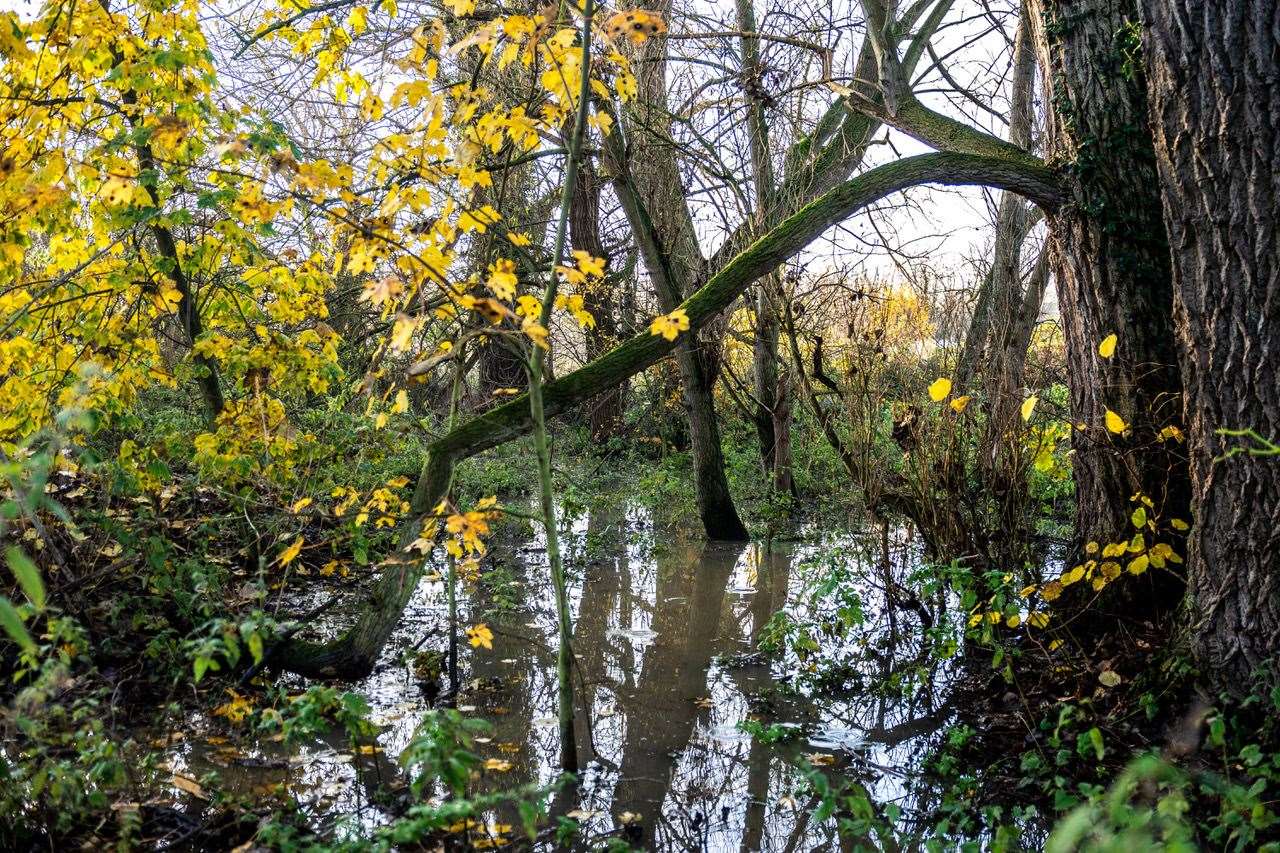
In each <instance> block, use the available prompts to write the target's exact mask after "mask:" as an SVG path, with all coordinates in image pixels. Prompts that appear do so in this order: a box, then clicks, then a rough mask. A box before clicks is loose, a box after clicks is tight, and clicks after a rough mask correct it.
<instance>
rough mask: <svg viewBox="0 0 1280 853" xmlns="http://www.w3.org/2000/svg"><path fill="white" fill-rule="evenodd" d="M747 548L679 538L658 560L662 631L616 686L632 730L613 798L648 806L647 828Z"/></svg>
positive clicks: (685, 733) (691, 716) (683, 738)
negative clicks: (636, 671) (631, 675)
mask: <svg viewBox="0 0 1280 853" xmlns="http://www.w3.org/2000/svg"><path fill="white" fill-rule="evenodd" d="M741 553H742V547H741V546H729V545H716V544H700V545H696V546H677V547H675V548H674V549H673V550H672V551H670V552H669V553H667V554H665V555H663V556H662V557H660V558H659V560H658V578H657V595H656V603H657V606H656V607H655V608H654V617H653V625H652V630H653V631H654V632H655V633H656V634H657V637H656V638H655V639H654V641H653V644H652V645H650V646H649V647H648V648H647V649H646V650H645V654H644V658H643V663H642V669H641V671H640V675H639V678H638V679H637V681H636V685H635V687H634V689H626V688H619V689H618V704H619V705H620V706H621V708H622V710H623V711H624V712H625V713H626V738H625V740H624V742H623V745H622V763H621V767H620V768H619V769H620V774H619V775H620V779H619V782H618V786H617V789H616V791H615V793H614V805H615V807H616V808H617V809H618V810H619V811H634V812H639V813H641V814H644V815H645V817H646V818H647V821H648V822H647V824H646V832H649V831H651V828H652V826H653V825H654V823H656V821H657V819H658V815H657V814H655V813H654V810H655V809H659V808H661V804H662V802H663V800H665V799H666V795H667V790H668V789H669V787H670V785H671V776H672V771H673V769H674V763H673V762H672V760H671V757H670V756H671V755H672V754H673V753H677V752H680V751H682V750H684V748H685V747H686V746H687V745H688V744H689V739H690V737H691V736H692V734H693V728H694V722H695V720H696V718H697V716H698V710H699V709H698V707H697V705H695V704H694V700H695V699H696V698H697V697H699V696H701V695H702V694H703V693H704V692H705V690H706V679H707V669H708V668H709V666H710V664H711V658H712V656H713V655H714V654H715V653H716V651H717V649H716V637H717V634H718V632H719V628H720V621H721V620H720V616H721V613H722V611H723V605H724V597H725V587H726V585H727V584H728V581H729V577H730V575H731V574H732V572H733V568H734V566H735V565H736V563H737V561H738V556H739V555H740V554H741ZM646 840H650V841H651V840H652V839H646Z"/></svg>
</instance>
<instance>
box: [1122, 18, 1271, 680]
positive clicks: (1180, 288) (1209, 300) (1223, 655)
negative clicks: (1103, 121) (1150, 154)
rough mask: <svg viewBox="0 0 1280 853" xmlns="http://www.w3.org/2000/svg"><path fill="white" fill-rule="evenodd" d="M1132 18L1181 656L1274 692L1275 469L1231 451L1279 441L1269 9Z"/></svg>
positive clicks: (1213, 673) (1217, 674)
mask: <svg viewBox="0 0 1280 853" xmlns="http://www.w3.org/2000/svg"><path fill="white" fill-rule="evenodd" d="M1143 14H1144V18H1143V23H1144V30H1143V37H1142V47H1143V57H1144V60H1145V62H1146V67H1147V78H1148V89H1149V92H1150V101H1151V126H1152V129H1153V130H1154V135H1155V150H1156V154H1157V159H1156V163H1157V166H1158V168H1159V177H1160V189H1161V193H1162V196H1163V200H1164V223H1165V225H1166V226H1167V228H1168V233H1169V244H1170V247H1171V250H1172V251H1171V258H1172V264H1173V281H1174V322H1175V324H1176V331H1177V342H1178V351H1179V356H1180V359H1181V364H1182V378H1183V384H1184V387H1185V394H1186V400H1185V405H1186V413H1187V414H1186V421H1187V430H1188V445H1189V447H1190V455H1191V482H1192V488H1193V493H1192V494H1193V501H1194V504H1193V507H1194V513H1195V519H1194V526H1193V527H1192V529H1191V533H1190V537H1189V543H1188V554H1187V568H1188V581H1189V586H1190V598H1191V605H1192V612H1193V616H1192V622H1191V636H1192V645H1193V648H1194V651H1195V654H1196V656H1197V658H1198V660H1199V662H1200V667H1201V671H1202V673H1203V674H1204V675H1205V676H1206V677H1208V678H1209V680H1210V681H1211V682H1212V683H1214V684H1215V685H1216V686H1218V687H1220V688H1223V689H1225V690H1227V691H1229V692H1231V693H1235V694H1237V695H1244V694H1247V693H1248V691H1249V690H1250V688H1251V687H1252V680H1251V676H1252V675H1253V673H1254V671H1255V670H1256V669H1258V668H1259V667H1263V668H1264V669H1265V677H1266V684H1267V686H1269V687H1274V686H1276V685H1278V684H1280V664H1278V663H1277V655H1280V464H1277V462H1276V460H1275V459H1274V458H1259V457H1254V456H1253V455H1251V454H1250V453H1248V452H1239V451H1241V450H1246V449H1248V448H1254V449H1258V448H1262V449H1264V451H1265V452H1270V451H1269V450H1266V447H1267V444H1266V443H1267V442H1271V443H1274V442H1275V441H1276V440H1277V439H1278V438H1280V381H1277V377H1280V256H1278V255H1277V246H1278V245H1280V243H1278V242H1277V240H1278V239H1280V227H1277V223H1278V222H1280V136H1278V133H1280V131H1277V127H1278V126H1280V88H1277V86H1276V81H1277V79H1280V7H1277V5H1276V4H1275V3H1274V2H1271V0H1241V2H1235V3H1212V2H1206V0H1173V2H1153V0H1146V2H1144V3H1143ZM1238 431H1252V436H1256V438H1251V437H1250V436H1249V435H1244V436H1241V435H1239V434H1238ZM1258 438H1261V439H1263V441H1262V442H1259V441H1258ZM1271 446H1272V447H1274V444H1272V445H1271Z"/></svg>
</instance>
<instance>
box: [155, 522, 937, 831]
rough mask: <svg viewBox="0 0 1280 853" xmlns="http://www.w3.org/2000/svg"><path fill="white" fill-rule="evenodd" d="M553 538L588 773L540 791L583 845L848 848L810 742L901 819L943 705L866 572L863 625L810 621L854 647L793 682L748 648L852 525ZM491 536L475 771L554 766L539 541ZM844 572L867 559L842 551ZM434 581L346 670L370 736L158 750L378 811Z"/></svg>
mask: <svg viewBox="0 0 1280 853" xmlns="http://www.w3.org/2000/svg"><path fill="white" fill-rule="evenodd" d="M566 546H567V547H566V554H567V557H566V563H567V568H568V570H569V574H570V577H571V580H572V595H571V602H572V611H573V615H574V622H575V631H574V634H575V640H574V646H575V652H576V655H577V661H578V667H577V671H576V690H577V695H578V701H579V711H578V720H579V725H578V731H577V739H578V746H579V751H580V756H581V762H582V771H581V773H580V774H579V783H578V784H577V785H576V786H573V787H566V788H563V789H562V790H561V791H560V792H559V793H557V794H556V795H554V796H553V797H552V799H551V802H550V810H551V812H552V814H553V815H557V814H558V815H570V816H572V817H574V818H575V819H577V820H578V821H579V822H580V823H581V825H582V827H583V831H582V833H581V835H580V836H579V839H578V842H577V843H578V845H579V847H580V848H581V849H599V848H600V847H601V846H603V845H604V843H605V842H606V840H607V839H608V838H610V837H612V836H616V835H621V834H623V833H624V832H625V833H627V837H628V838H629V839H630V840H631V841H632V843H636V844H638V845H640V846H644V847H647V848H650V849H656V850H698V849H701V850H716V851H721V850H723V851H756V850H761V851H791V850H822V849H831V850H838V849H843V848H845V847H847V844H848V840H847V839H846V842H845V843H844V844H842V843H841V841H840V840H839V838H838V834H837V831H836V821H835V819H834V818H831V817H828V818H825V819H822V818H821V817H820V816H819V815H818V814H817V813H816V810H817V805H818V802H817V800H816V798H814V797H813V795H811V794H809V793H807V791H808V788H807V786H805V785H804V783H803V777H802V771H801V770H800V769H799V768H800V766H802V765H805V764H808V763H809V762H812V763H813V764H814V765H816V766H817V767H818V768H819V769H820V770H821V771H822V772H824V773H828V774H830V775H831V776H832V777H833V778H838V779H856V780H858V782H860V783H861V784H862V785H864V786H865V789H866V791H867V792H868V793H869V794H870V796H871V799H872V801H873V802H874V803H875V804H876V807H877V808H878V809H882V810H883V809H884V808H886V807H889V806H893V807H896V808H897V809H900V810H901V817H899V818H897V820H898V822H899V823H900V824H906V826H904V828H907V829H910V823H911V822H912V821H913V820H916V819H918V818H919V817H920V816H921V815H922V814H923V813H924V812H926V811H927V808H928V805H929V803H928V792H927V787H926V788H925V789H923V790H924V793H923V794H922V793H921V790H922V789H921V787H920V786H919V785H918V784H916V780H918V778H919V777H920V775H921V767H920V764H921V762H922V760H923V757H924V754H925V752H926V751H927V747H928V746H929V744H931V743H933V742H935V741H936V737H937V731H938V729H939V728H940V727H941V726H943V725H944V724H945V723H946V722H947V720H948V719H949V711H948V708H947V705H946V693H947V691H946V680H947V671H946V668H945V666H944V665H940V664H937V663H930V662H929V661H928V659H927V658H925V657H923V656H921V655H920V654H919V653H918V652H919V626H918V624H917V623H915V622H913V621H911V619H909V618H908V617H906V616H905V615H904V614H902V613H901V612H895V611H894V609H892V608H888V607H887V606H886V604H885V598H884V595H883V593H882V591H880V590H877V589H875V588H874V584H873V583H869V586H868V588H867V589H865V590H862V591H861V594H859V595H858V596H857V597H856V598H857V600H856V606H857V608H858V609H859V610H860V611H861V612H862V614H863V618H864V620H865V623H864V627H863V628H862V629H861V630H860V631H855V632H853V633H852V634H850V635H848V636H844V637H842V638H839V639H836V638H826V639H823V640H822V643H823V649H822V654H824V655H829V656H832V655H833V656H835V657H841V658H843V659H847V661H848V663H847V668H848V672H847V673H845V677H844V678H843V679H841V680H840V681H839V684H837V685H836V686H835V687H834V688H830V689H824V690H821V691H815V690H813V689H812V688H806V687H802V686H800V685H799V684H798V681H800V679H798V678H797V676H798V675H800V674H801V673H802V672H803V671H804V669H805V668H806V667H808V666H809V663H808V662H806V661H802V660H800V659H798V658H796V657H794V656H793V655H789V654H775V655H773V656H766V655H764V654H761V653H760V652H759V650H758V646H759V643H760V640H761V638H762V636H763V635H764V633H765V632H766V631H767V627H768V625H769V620H770V618H771V617H772V616H773V614H774V613H775V612H777V611H779V610H786V611H788V612H790V613H792V614H794V615H796V616H797V617H800V618H804V617H806V616H809V617H817V616H820V615H821V614H817V613H808V612H807V609H808V608H809V606H810V604H809V593H810V591H811V589H812V587H813V585H814V584H815V583H819V582H820V580H821V578H823V577H826V576H827V574H828V573H829V569H830V566H831V565H832V564H833V561H835V562H836V563H839V562H840V561H845V562H849V561H853V562H855V563H857V562H858V561H859V560H860V559H862V558H860V557H859V556H858V555H859V554H860V553H861V550H860V548H859V547H858V546H857V544H856V543H855V542H853V541H852V539H851V538H848V537H846V538H845V539H841V538H839V537H836V538H834V539H833V538H831V537H826V538H819V539H816V540H815V541H813V542H809V543H802V544H790V543H785V544H777V543H775V544H774V545H773V546H772V547H771V548H767V549H766V548H764V547H762V546H759V545H750V546H733V545H725V544H714V543H704V542H697V541H687V540H683V539H680V538H679V537H675V536H671V535H665V534H664V535H659V534H655V533H654V531H653V529H652V525H651V522H650V519H649V517H648V516H647V514H646V513H644V512H643V511H640V510H638V509H635V508H629V509H625V510H623V511H612V512H609V511H603V510H596V511H593V512H589V513H585V514H584V515H583V516H581V517H580V518H576V519H572V520H570V521H567V522H566ZM904 553H909V551H907V550H904ZM492 556H493V565H492V566H491V567H489V568H488V569H487V570H486V571H487V578H488V582H487V583H485V584H482V585H481V587H480V588H479V589H478V590H476V591H474V592H473V593H472V594H471V595H470V597H464V599H463V600H462V602H461V605H460V606H461V611H462V613H461V621H462V623H463V625H467V624H474V623H476V622H481V621H484V622H486V623H487V624H488V625H489V626H490V628H491V629H492V630H493V632H494V635H495V636H494V641H493V649H492V650H488V649H472V648H470V647H469V646H468V645H467V644H466V643H465V642H463V643H461V651H460V655H461V661H460V669H461V679H460V681H461V685H460V690H459V693H458V695H457V696H456V698H453V699H452V703H453V704H455V705H456V707H458V709H459V710H461V711H462V712H464V713H465V714H466V715H467V716H473V717H479V718H482V719H485V720H486V721H488V723H489V724H490V727H491V728H490V729H489V730H488V731H487V732H485V733H484V734H483V735H482V736H481V738H480V741H479V742H478V743H477V745H476V750H477V752H478V753H479V754H480V756H481V758H482V759H495V760H496V761H497V762H504V763H505V764H500V765H498V767H497V768H491V769H488V770H485V771H483V776H482V781H481V788H483V789H488V790H500V789H504V788H511V787H513V786H516V785H523V784H530V783H532V784H543V785H551V784H553V783H554V782H555V781H556V780H557V778H558V777H559V768H558V766H557V763H556V762H557V758H558V755H559V746H558V734H557V727H556V721H555V655H554V650H553V648H552V646H551V645H550V644H551V643H552V642H554V637H555V613H554V606H553V601H552V596H551V593H550V590H549V588H548V585H547V583H546V580H545V579H546V576H547V569H546V555H545V550H544V549H543V548H542V547H540V542H539V541H538V540H537V539H533V540H529V541H526V542H523V543H520V544H515V545H510V546H508V547H505V548H495V550H494V553H493V555H492ZM867 562H868V563H869V562H871V560H867ZM847 569H848V567H847V566H846V570H847ZM864 570H865V571H864ZM853 574H855V575H858V576H863V574H865V576H866V577H868V578H870V577H874V576H875V571H874V570H873V569H871V568H870V567H869V566H863V565H855V566H853ZM444 600H445V599H444V594H443V587H442V585H441V583H440V582H438V581H432V580H427V581H424V583H423V585H422V588H421V589H420V590H419V591H418V594H417V596H416V597H415V599H414V601H413V603H412V605H411V607H410V610H409V612H408V614H407V618H406V619H405V621H404V624H403V625H402V627H401V629H400V631H399V633H398V635H397V636H396V638H395V640H394V642H393V643H392V644H391V648H390V649H389V650H388V652H387V654H386V656H385V658H384V660H383V661H382V662H381V664H380V665H379V667H378V670H377V672H375V674H374V675H373V676H371V677H370V678H369V679H367V680H365V681H364V682H361V683H359V684H355V685H352V689H353V690H356V691H358V692H360V693H362V694H364V695H365V696H366V697H367V698H368V699H369V701H370V703H371V705H372V706H373V709H374V714H373V718H374V720H375V721H376V722H377V723H378V724H379V727H380V729H379V734H378V736H377V743H376V749H375V750H373V751H370V750H369V749H368V748H366V749H365V750H364V751H361V750H353V749H352V747H351V745H350V744H349V743H347V742H346V740H345V739H344V738H343V737H341V736H334V737H333V738H332V739H331V740H328V741H321V742H316V743H311V744H308V745H306V746H305V747H302V748H293V749H286V748H285V747H284V746H283V745H281V744H273V743H270V742H265V743H260V744H258V745H256V746H255V747H253V748H252V749H249V750H245V749H238V750H234V754H228V751H227V750H226V748H225V747H221V746H219V745H218V744H217V743H216V742H215V743H214V744H209V743H208V742H207V740H205V739H202V738H200V737H198V736H197V737H191V738H189V739H187V740H185V741H182V742H180V743H178V744H177V745H175V747H174V748H173V749H172V750H171V752H170V755H169V761H168V766H169V768H170V769H172V770H173V771H174V772H177V773H179V774H185V775H189V776H192V777H198V776H199V775H200V774H203V773H206V772H209V771H211V770H212V771H216V772H217V773H218V775H219V784H220V786H221V788H222V789H223V790H225V791H229V792H232V793H243V794H253V793H255V792H258V793H261V792H265V791H268V790H273V786H276V787H275V788H274V790H276V791H279V790H280V787H281V786H283V787H285V788H287V790H288V793H289V794H290V795H292V796H293V797H294V798H296V800H297V801H298V802H299V803H301V804H302V807H303V809H304V811H305V812H306V813H307V814H308V815H309V816H310V817H311V819H312V820H313V823H314V824H315V826H317V827H319V828H322V829H323V830H324V831H326V832H328V833H332V834H334V835H336V836H350V834H352V833H355V832H358V831H360V830H362V829H363V830H368V829H371V828H373V827H375V826H378V825H381V824H385V823H386V822H388V820H389V818H390V814H389V812H388V811H387V808H388V807H385V806H383V805H380V803H386V802H387V800H386V798H385V797H383V796H381V795H380V793H379V792H380V790H382V789H386V788H391V789H392V790H403V788H404V786H405V782H406V780H405V779H404V772H403V770H401V769H400V768H399V767H398V766H397V764H396V761H395V757H396V756H397V755H398V754H399V753H400V751H401V750H402V749H403V748H404V747H405V745H406V744H407V743H408V741H409V739H410V737H411V735H412V733H413V731H414V728H415V726H416V725H417V723H418V721H419V720H420V719H421V716H422V714H423V713H424V712H425V710H426V709H427V708H429V707H431V706H432V704H433V702H435V703H436V704H440V703H441V702H442V700H440V699H439V697H435V698H433V697H432V695H431V694H432V693H433V691H434V689H435V688H436V687H439V686H440V685H439V684H437V685H424V684H422V683H420V682H419V681H418V680H417V679H416V678H415V677H414V675H413V674H412V667H411V665H410V663H409V662H408V661H407V660H406V659H407V658H408V657H409V656H410V655H411V654H412V651H411V650H412V649H414V648H416V649H418V650H422V649H432V648H434V649H443V648H445V646H446V641H445V629H446V625H447V620H446V609H445V605H444ZM406 650H410V651H408V652H407V651H406ZM898 670H901V671H903V672H908V673H909V674H910V675H911V678H910V684H911V685H912V687H911V689H910V690H907V691H904V693H905V694H906V695H894V694H889V693H886V692H885V691H883V690H881V689H879V688H875V689H872V688H870V687H868V685H875V684H879V683H881V682H883V681H884V680H885V679H886V677H889V678H892V676H894V674H895V672H897V671H898ZM446 678H447V677H444V676H442V679H441V683H443V682H444V681H445V680H446ZM443 688H444V692H445V693H447V692H448V685H447V684H443ZM445 701H446V702H447V701H448V700H445ZM748 719H752V720H757V721H759V722H760V723H762V724H765V725H768V724H771V723H778V724H781V725H783V726H785V727H788V728H789V729H794V732H793V734H794V736H793V737H787V738H782V739H781V740H780V741H779V742H777V743H772V744H771V743H766V742H764V741H763V740H761V739H758V738H752V737H751V736H749V735H748V734H746V733H745V732H744V731H743V730H742V729H741V728H740V724H741V723H742V722H743V721H745V720H748ZM588 721H589V722H588ZM215 741H216V738H215ZM506 764H509V765H510V768H509V769H506V770H502V769H500V768H501V767H505V766H506ZM882 813H883V812H882ZM490 823H491V824H492V825H493V826H495V827H498V828H505V827H503V825H504V824H509V825H513V826H515V827H517V828H516V829H515V830H514V831H513V832H512V835H508V836H507V837H509V838H511V837H515V838H519V837H520V833H519V829H518V827H519V825H520V821H519V818H518V814H517V812H516V809H515V807H514V806H512V807H510V808H506V807H499V808H498V809H495V811H494V812H493V813H492V814H491V815H490ZM508 831H509V832H511V831H510V830H508Z"/></svg>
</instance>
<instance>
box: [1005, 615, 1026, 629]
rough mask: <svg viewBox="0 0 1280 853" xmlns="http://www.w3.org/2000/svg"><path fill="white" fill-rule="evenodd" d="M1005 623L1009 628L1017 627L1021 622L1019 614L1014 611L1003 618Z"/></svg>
mask: <svg viewBox="0 0 1280 853" xmlns="http://www.w3.org/2000/svg"><path fill="white" fill-rule="evenodd" d="M1005 624H1006V625H1008V626H1009V627H1010V628H1017V627H1018V626H1019V625H1021V624H1022V617H1021V616H1019V615H1018V614H1017V613H1015V614H1013V615H1012V616H1010V617H1009V618H1008V619H1006V620H1005Z"/></svg>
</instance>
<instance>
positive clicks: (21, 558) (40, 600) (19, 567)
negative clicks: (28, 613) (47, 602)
mask: <svg viewBox="0 0 1280 853" xmlns="http://www.w3.org/2000/svg"><path fill="white" fill-rule="evenodd" d="M4 558H5V560H6V561H7V562H8V563H9V568H10V570H12V571H13V576H14V577H15V578H17V579H18V585H19V586H21V587H22V591H23V592H25V593H26V594H27V598H29V599H30V600H31V603H32V604H34V605H35V606H36V610H44V581H42V580H40V570H39V569H37V568H36V564H35V563H33V562H31V560H30V558H29V557H27V555H26V554H24V553H22V551H21V550H20V549H19V548H17V547H13V548H10V549H9V550H8V551H6V552H5V555H4Z"/></svg>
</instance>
